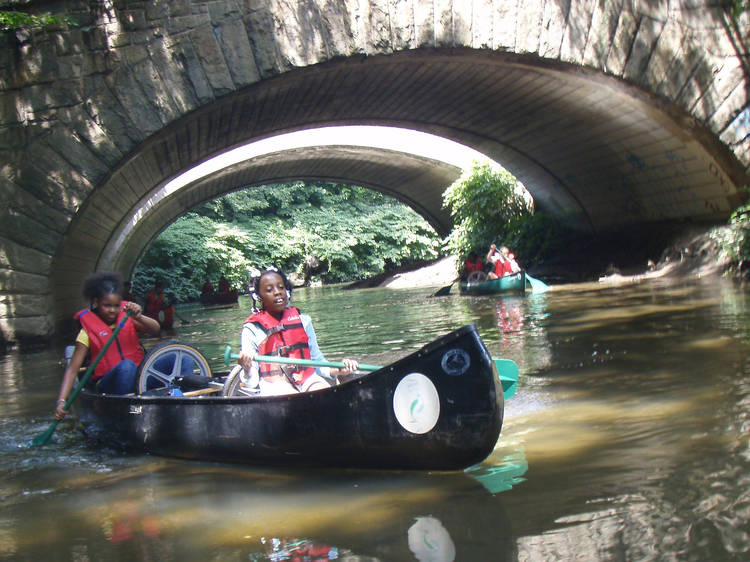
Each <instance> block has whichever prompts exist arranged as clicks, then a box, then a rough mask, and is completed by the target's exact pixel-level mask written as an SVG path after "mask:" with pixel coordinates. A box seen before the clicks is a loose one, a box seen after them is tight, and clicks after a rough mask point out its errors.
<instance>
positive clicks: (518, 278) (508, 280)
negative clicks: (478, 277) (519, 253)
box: [458, 271, 526, 295]
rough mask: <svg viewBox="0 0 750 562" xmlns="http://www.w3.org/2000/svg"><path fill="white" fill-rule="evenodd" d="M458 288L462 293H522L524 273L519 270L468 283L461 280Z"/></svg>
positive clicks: (524, 284)
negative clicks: (495, 277)
mask: <svg viewBox="0 0 750 562" xmlns="http://www.w3.org/2000/svg"><path fill="white" fill-rule="evenodd" d="M458 289H459V291H460V292H461V294H463V295H495V294H498V293H523V292H525V291H526V273H525V272H523V271H520V272H518V273H514V274H513V275H506V276H505V277H501V278H500V279H490V280H487V281H479V282H477V283H469V282H465V281H462V282H461V283H459V285H458Z"/></svg>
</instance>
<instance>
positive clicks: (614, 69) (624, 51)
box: [605, 12, 638, 76]
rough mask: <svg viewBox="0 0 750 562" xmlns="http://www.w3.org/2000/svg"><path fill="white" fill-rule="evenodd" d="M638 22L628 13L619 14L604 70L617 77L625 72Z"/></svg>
mask: <svg viewBox="0 0 750 562" xmlns="http://www.w3.org/2000/svg"><path fill="white" fill-rule="evenodd" d="M637 29H638V22H637V20H636V19H635V18H634V17H633V15H632V14H631V13H629V12H621V13H620V17H619V20H618V21H617V30H616V31H615V34H614V37H613V38H612V45H611V48H610V50H609V53H608V55H607V62H606V64H605V70H606V71H607V72H610V73H611V74H615V75H617V76H620V75H622V73H623V72H624V71H625V65H626V64H627V62H628V55H629V54H630V49H631V47H632V45H633V41H634V40H635V34H636V31H637Z"/></svg>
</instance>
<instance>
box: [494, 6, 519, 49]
mask: <svg viewBox="0 0 750 562" xmlns="http://www.w3.org/2000/svg"><path fill="white" fill-rule="evenodd" d="M517 18H518V16H517V11H516V9H515V6H514V5H513V4H512V3H510V2H497V4H496V5H495V11H494V13H493V16H492V22H493V25H492V27H493V30H494V32H493V34H494V39H493V45H492V46H493V48H494V49H498V50H500V51H512V50H513V49H514V48H515V46H516V29H517V28H518V21H517Z"/></svg>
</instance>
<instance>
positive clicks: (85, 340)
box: [76, 324, 117, 347]
mask: <svg viewBox="0 0 750 562" xmlns="http://www.w3.org/2000/svg"><path fill="white" fill-rule="evenodd" d="M115 326H117V324H112V325H111V326H110V329H111V330H114V329H115ZM76 343H81V344H83V345H85V346H86V347H91V340H89V335H88V334H87V333H86V330H84V329H83V328H81V331H80V332H78V337H77V338H76Z"/></svg>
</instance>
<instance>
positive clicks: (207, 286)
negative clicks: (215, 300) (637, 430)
mask: <svg viewBox="0 0 750 562" xmlns="http://www.w3.org/2000/svg"><path fill="white" fill-rule="evenodd" d="M214 292H215V290H214V284H213V283H211V280H210V279H206V282H205V283H203V287H201V298H204V297H211V296H213V294H214Z"/></svg>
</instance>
